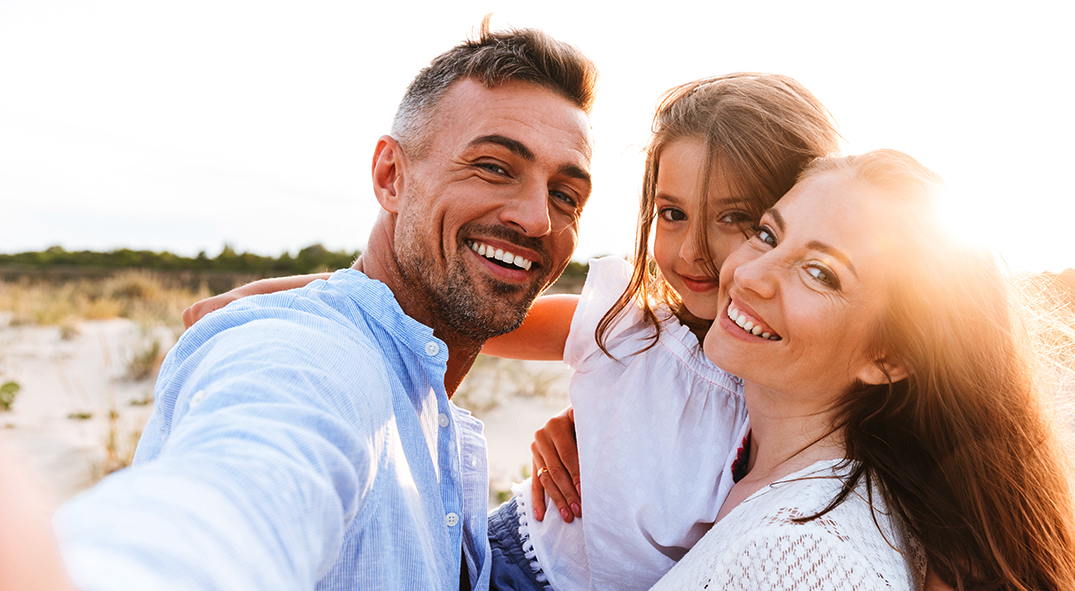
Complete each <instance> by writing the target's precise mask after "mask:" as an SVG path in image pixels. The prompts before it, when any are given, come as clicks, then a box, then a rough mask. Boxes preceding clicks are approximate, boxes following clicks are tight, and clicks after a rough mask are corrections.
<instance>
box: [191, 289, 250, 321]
mask: <svg viewBox="0 0 1075 591" xmlns="http://www.w3.org/2000/svg"><path fill="white" fill-rule="evenodd" d="M236 291H237V290H232V291H229V292H227V293H222V294H220V295H215V296H213V297H211V298H205V299H204V300H201V301H198V302H194V303H193V304H191V305H190V307H189V308H187V309H186V310H183V326H185V327H186V328H190V327H191V326H194V323H195V322H197V321H199V320H201V319H202V318H205V317H206V315H208V314H209V313H210V312H213V311H216V310H219V309H221V308H223V307H224V306H227V305H228V304H230V303H231V302H233V301H235V300H237V299H239V298H240V297H242V295H241V294H237V293H235V292H236ZM233 294H234V295H233Z"/></svg>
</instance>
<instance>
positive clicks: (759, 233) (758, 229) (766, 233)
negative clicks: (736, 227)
mask: <svg viewBox="0 0 1075 591" xmlns="http://www.w3.org/2000/svg"><path fill="white" fill-rule="evenodd" d="M754 238H757V239H758V240H761V241H762V242H764V243H765V244H767V245H769V246H770V247H775V246H776V236H773V233H772V231H771V230H769V228H768V227H766V226H755V227H754Z"/></svg>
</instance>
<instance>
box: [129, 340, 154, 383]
mask: <svg viewBox="0 0 1075 591" xmlns="http://www.w3.org/2000/svg"><path fill="white" fill-rule="evenodd" d="M160 361H161V343H160V341H158V340H157V339H151V340H149V341H146V342H144V343H143V344H142V346H141V347H140V348H139V349H138V350H136V351H135V352H134V354H133V355H131V358H130V360H129V361H127V378H128V379H130V380H133V381H136V382H138V381H142V380H146V379H149V378H150V377H152V376H153V375H154V374H156V373H157V369H158V368H160Z"/></svg>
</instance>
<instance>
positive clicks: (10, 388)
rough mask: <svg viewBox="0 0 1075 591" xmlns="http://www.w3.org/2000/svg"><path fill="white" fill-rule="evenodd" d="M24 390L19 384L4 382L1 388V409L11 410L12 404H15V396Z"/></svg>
mask: <svg viewBox="0 0 1075 591" xmlns="http://www.w3.org/2000/svg"><path fill="white" fill-rule="evenodd" d="M19 390H22V386H20V385H19V383H18V382H4V385H2V386H0V409H3V410H11V404H12V403H14V402H15V395H16V394H18V393H19Z"/></svg>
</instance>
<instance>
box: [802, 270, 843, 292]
mask: <svg viewBox="0 0 1075 591" xmlns="http://www.w3.org/2000/svg"><path fill="white" fill-rule="evenodd" d="M806 272H807V273H809V274H810V276H811V277H813V278H814V279H817V280H818V281H819V282H820V283H821V284H823V285H825V286H827V287H831V288H834V289H835V288H838V287H840V281H839V280H838V279H836V275H835V274H833V273H832V271H829V270H828V269H826V268H825V267H822V266H820V265H810V266H809V267H807V268H806Z"/></svg>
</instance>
